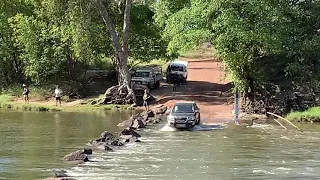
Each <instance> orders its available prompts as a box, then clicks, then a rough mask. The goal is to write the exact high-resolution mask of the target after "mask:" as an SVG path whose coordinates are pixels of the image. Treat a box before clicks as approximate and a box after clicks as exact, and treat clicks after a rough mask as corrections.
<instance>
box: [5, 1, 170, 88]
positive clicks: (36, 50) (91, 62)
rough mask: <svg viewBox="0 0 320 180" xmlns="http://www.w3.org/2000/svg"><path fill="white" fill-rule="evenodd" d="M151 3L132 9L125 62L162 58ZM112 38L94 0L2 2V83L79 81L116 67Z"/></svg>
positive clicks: (113, 5) (111, 6)
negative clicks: (95, 71)
mask: <svg viewBox="0 0 320 180" xmlns="http://www.w3.org/2000/svg"><path fill="white" fill-rule="evenodd" d="M107 3H108V6H107V8H108V11H109V12H110V13H111V16H112V18H113V21H114V24H115V28H116V29H120V28H121V26H122V24H123V18H122V16H123V12H122V11H121V7H120V6H121V5H120V4H119V3H117V1H112V0H108V1H107ZM153 3H154V2H153V1H151V0H149V1H137V2H135V3H134V4H133V7H132V16H131V19H132V28H131V31H130V37H129V41H130V42H129V43H130V46H129V58H130V59H131V60H139V61H150V60H153V59H157V58H164V57H166V43H165V41H163V40H162V39H161V36H160V31H159V28H158V27H157V26H156V25H155V24H154V21H153V19H152V17H153V15H154V12H153V11H152V6H153ZM113 56H114V52H113V48H112V43H111V39H110V35H109V34H108V31H107V30H106V26H105V24H104V23H103V20H102V18H101V16H100V14H99V12H98V11H97V9H96V7H95V6H94V4H93V3H92V1H88V0H2V1H0V82H1V83H0V85H11V84H14V83H21V82H25V81H28V82H29V83H35V84H40V85H41V84H46V83H48V82H53V83H59V81H62V80H68V81H79V77H82V76H80V74H82V72H83V71H84V70H88V69H100V70H106V69H108V70H110V66H111V70H112V69H114V65H113V61H112V57H113Z"/></svg>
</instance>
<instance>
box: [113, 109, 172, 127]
mask: <svg viewBox="0 0 320 180" xmlns="http://www.w3.org/2000/svg"><path fill="white" fill-rule="evenodd" d="M166 111H167V107H166V106H164V105H158V106H156V107H154V108H152V109H151V110H150V111H147V112H146V111H144V112H141V113H138V114H135V115H133V116H131V117H130V119H129V120H126V121H123V122H121V123H119V124H118V126H120V127H131V128H134V129H139V128H145V127H146V126H147V124H158V123H160V122H161V121H162V119H163V118H162V115H163V114H165V112H166Z"/></svg>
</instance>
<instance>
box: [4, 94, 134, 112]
mask: <svg viewBox="0 0 320 180" xmlns="http://www.w3.org/2000/svg"><path fill="white" fill-rule="evenodd" d="M11 98H12V96H9V95H4V94H2V95H0V108H3V109H16V110H22V111H64V112H82V111H95V110H99V111H100V110H127V109H129V107H130V105H114V104H108V105H87V104H85V105H80V104H79V105H76V106H63V105H62V107H60V106H55V105H43V104H40V103H32V102H30V103H29V104H25V103H19V102H14V101H11Z"/></svg>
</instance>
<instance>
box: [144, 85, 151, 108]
mask: <svg viewBox="0 0 320 180" xmlns="http://www.w3.org/2000/svg"><path fill="white" fill-rule="evenodd" d="M149 98H150V94H149V93H148V90H147V89H145V90H144V95H143V106H144V108H145V110H146V111H149V102H148V101H149Z"/></svg>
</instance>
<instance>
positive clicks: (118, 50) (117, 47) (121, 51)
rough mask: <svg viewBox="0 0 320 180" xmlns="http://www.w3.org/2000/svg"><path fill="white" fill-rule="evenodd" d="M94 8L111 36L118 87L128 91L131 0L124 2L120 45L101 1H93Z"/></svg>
mask: <svg viewBox="0 0 320 180" xmlns="http://www.w3.org/2000/svg"><path fill="white" fill-rule="evenodd" d="M95 1H96V6H97V8H98V10H99V12H100V14H101V16H102V18H103V21H104V23H105V24H106V26H107V28H108V31H109V34H110V36H111V40H112V44H113V49H114V52H115V55H116V65H117V70H118V73H119V77H120V78H119V85H125V86H127V88H128V90H129V89H131V88H130V75H129V71H128V66H127V61H128V39H129V30H130V15H131V13H130V12H131V4H132V1H131V0H126V2H125V12H124V24H123V41H122V45H121V43H120V40H119V36H118V33H117V32H116V30H115V28H114V24H113V22H112V20H111V18H110V16H109V13H108V11H107V9H106V7H105V6H104V4H103V2H102V0H95Z"/></svg>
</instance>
